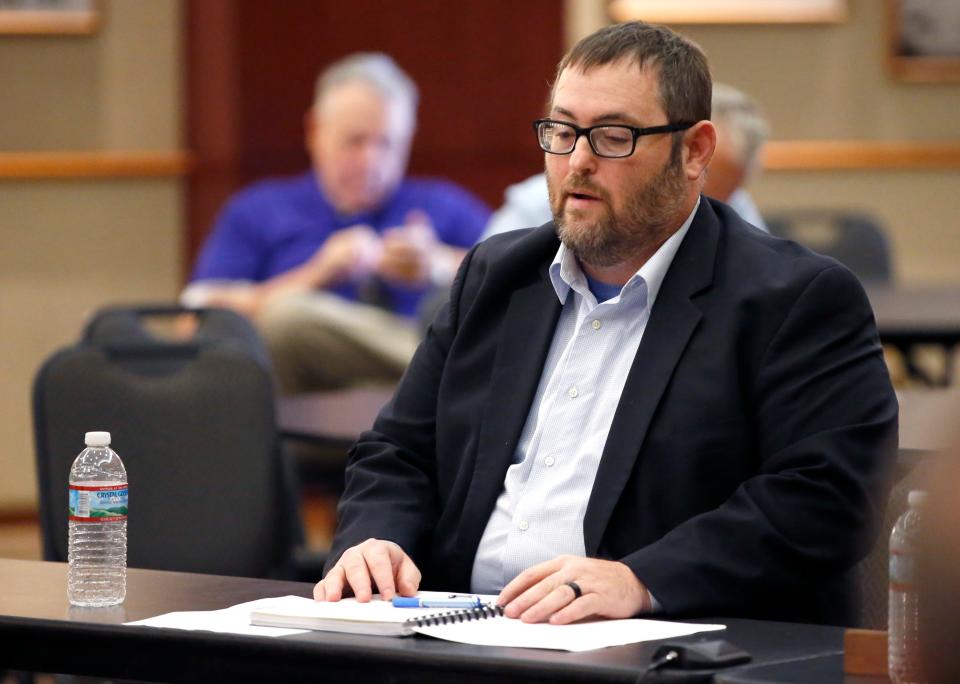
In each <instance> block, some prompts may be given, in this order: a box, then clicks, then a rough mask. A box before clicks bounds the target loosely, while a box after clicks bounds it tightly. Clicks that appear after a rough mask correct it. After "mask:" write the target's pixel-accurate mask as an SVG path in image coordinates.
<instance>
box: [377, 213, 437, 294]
mask: <svg viewBox="0 0 960 684" xmlns="http://www.w3.org/2000/svg"><path fill="white" fill-rule="evenodd" d="M438 246H439V243H438V242H437V236H436V233H434V232H433V226H432V225H431V223H430V217H429V216H427V215H426V213H424V212H422V211H410V212H409V213H408V214H407V217H406V223H404V225H402V226H399V227H396V228H389V229H387V230H385V231H384V232H383V255H382V257H381V259H380V266H379V268H378V269H377V273H378V274H379V275H380V277H381V278H383V279H384V280H386V281H388V282H393V283H399V284H401V285H408V286H422V285H425V284H426V283H428V282H430V269H431V265H432V263H433V260H434V259H435V258H436V252H437V248H438Z"/></svg>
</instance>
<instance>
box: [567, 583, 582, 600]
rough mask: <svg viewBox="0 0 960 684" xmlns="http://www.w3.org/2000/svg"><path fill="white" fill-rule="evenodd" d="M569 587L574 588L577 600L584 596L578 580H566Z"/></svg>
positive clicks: (574, 597) (574, 595)
mask: <svg viewBox="0 0 960 684" xmlns="http://www.w3.org/2000/svg"><path fill="white" fill-rule="evenodd" d="M564 584H566V585H567V586H568V587H570V588H571V589H573V600H574V601H576V600H577V599H578V598H580V597H581V596H583V590H582V589H581V588H580V585H579V584H577V583H576V582H564Z"/></svg>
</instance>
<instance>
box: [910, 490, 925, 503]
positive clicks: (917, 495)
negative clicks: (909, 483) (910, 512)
mask: <svg viewBox="0 0 960 684" xmlns="http://www.w3.org/2000/svg"><path fill="white" fill-rule="evenodd" d="M926 500H927V493H926V492H923V491H920V490H919V489H911V490H910V493H909V494H907V504H908V505H910V506H920V505H922V504H923V502H925V501H926Z"/></svg>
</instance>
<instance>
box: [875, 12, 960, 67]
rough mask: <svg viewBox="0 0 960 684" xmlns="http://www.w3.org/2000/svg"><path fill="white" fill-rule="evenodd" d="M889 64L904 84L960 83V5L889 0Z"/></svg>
mask: <svg viewBox="0 0 960 684" xmlns="http://www.w3.org/2000/svg"><path fill="white" fill-rule="evenodd" d="M887 65H888V67H889V70H890V73H891V74H893V75H894V76H895V77H896V78H899V79H902V80H904V81H915V82H919V83H937V82H953V83H960V2H958V1H957V0H887Z"/></svg>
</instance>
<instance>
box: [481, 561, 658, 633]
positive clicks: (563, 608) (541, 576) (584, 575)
mask: <svg viewBox="0 0 960 684" xmlns="http://www.w3.org/2000/svg"><path fill="white" fill-rule="evenodd" d="M567 582H573V583H575V584H576V585H577V586H578V587H580V590H581V591H582V592H583V595H582V596H580V597H579V598H577V596H576V594H575V591H574V589H573V588H571V587H570V586H568V585H567V584H566V583H567ZM497 605H501V606H504V608H505V610H504V614H505V615H506V616H507V617H511V618H520V619H521V620H523V621H524V622H543V621H544V620H548V619H549V621H550V623H551V624H554V625H565V624H567V623H570V622H575V621H576V620H581V619H583V618H587V617H591V616H597V617H606V618H629V617H633V616H634V615H636V614H637V613H641V612H644V611H649V610H650V598H649V594H648V593H647V590H646V589H645V588H644V586H643V584H641V583H640V580H638V579H637V577H636V575H634V574H633V571H631V570H630V568H628V567H627V566H626V565H624V564H623V563H620V562H617V561H608V560H600V559H597V558H581V557H580V556H558V557H557V558H554V559H553V560H549V561H547V562H545V563H540V564H539V565H534V566H533V567H532V568H528V569H527V570H524V571H523V572H521V573H520V574H519V575H517V576H516V577H515V578H514V579H513V581H512V582H510V583H509V584H508V585H507V586H505V587H504V588H503V591H501V592H500V596H499V597H498V598H497Z"/></svg>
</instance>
